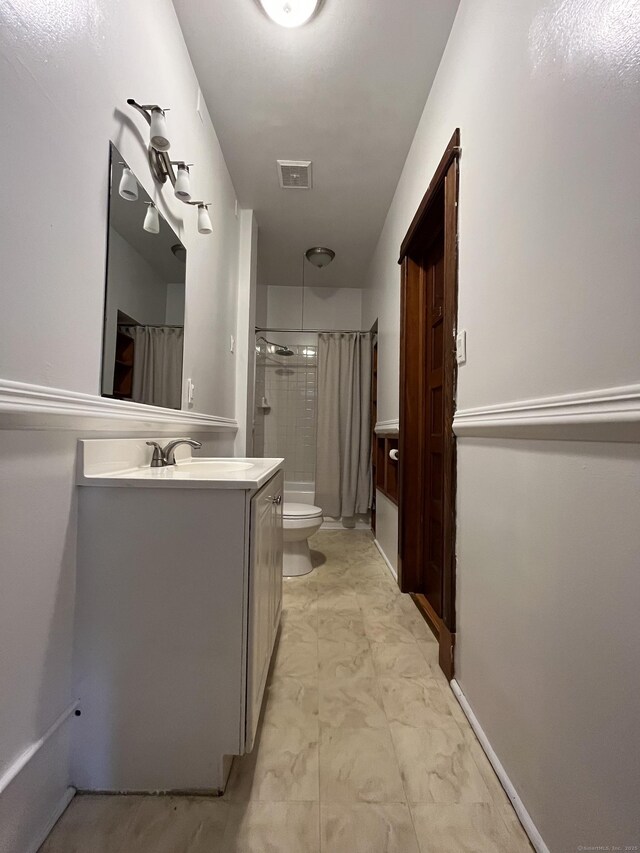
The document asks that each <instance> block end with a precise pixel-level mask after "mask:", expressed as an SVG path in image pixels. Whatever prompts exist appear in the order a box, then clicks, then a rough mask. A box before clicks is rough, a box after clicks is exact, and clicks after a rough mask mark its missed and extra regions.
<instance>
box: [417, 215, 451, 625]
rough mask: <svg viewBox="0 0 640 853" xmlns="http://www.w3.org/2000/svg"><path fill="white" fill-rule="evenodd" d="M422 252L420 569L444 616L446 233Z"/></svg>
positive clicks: (433, 603) (423, 583) (427, 592)
mask: <svg viewBox="0 0 640 853" xmlns="http://www.w3.org/2000/svg"><path fill="white" fill-rule="evenodd" d="M434 236H435V239H434V240H433V242H432V244H431V245H430V246H429V248H428V249H427V250H426V251H425V253H424V255H423V257H422V258H421V264H420V265H421V269H422V270H423V276H422V282H421V284H422V287H423V288H424V296H423V300H424V306H425V318H424V319H425V325H424V334H425V339H426V346H425V348H424V349H425V352H424V357H425V366H424V374H423V376H424V383H425V392H424V403H425V412H424V416H425V424H424V426H425V433H424V458H423V477H422V488H423V490H424V494H423V496H422V503H423V507H424V522H423V523H424V534H425V535H424V544H423V547H424V551H423V555H424V556H423V559H422V560H421V561H420V565H419V566H418V570H419V572H420V575H421V577H420V578H419V587H420V591H422V592H424V595H425V596H426V597H427V600H428V601H429V603H430V604H431V606H432V607H433V609H434V610H435V612H436V613H437V614H438V616H439V617H440V618H442V587H443V577H444V551H445V548H444V527H445V525H444V458H443V457H444V432H445V418H444V407H443V398H444V345H445V342H444V233H443V231H439V232H437V233H436V234H435V235H434Z"/></svg>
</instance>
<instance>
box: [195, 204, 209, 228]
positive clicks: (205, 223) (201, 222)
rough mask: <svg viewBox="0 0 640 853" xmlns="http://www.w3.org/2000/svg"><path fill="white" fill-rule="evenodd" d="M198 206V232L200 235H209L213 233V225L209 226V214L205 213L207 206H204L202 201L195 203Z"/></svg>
mask: <svg viewBox="0 0 640 853" xmlns="http://www.w3.org/2000/svg"><path fill="white" fill-rule="evenodd" d="M197 204H198V231H199V232H200V234H211V233H212V231H213V225H212V224H211V219H210V218H209V214H208V212H207V208H208V207H209V205H208V204H205V203H204V202H203V201H200V202H197Z"/></svg>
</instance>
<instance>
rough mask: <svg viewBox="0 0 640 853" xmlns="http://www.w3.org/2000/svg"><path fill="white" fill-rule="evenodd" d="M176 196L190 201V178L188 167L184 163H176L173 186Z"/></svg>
mask: <svg viewBox="0 0 640 853" xmlns="http://www.w3.org/2000/svg"><path fill="white" fill-rule="evenodd" d="M173 191H174V193H175V195H176V198H179V199H180V200H181V201H191V179H190V177H189V167H188V166H187V165H185V164H184V163H179V164H178V174H177V175H176V185H175V187H174V188H173Z"/></svg>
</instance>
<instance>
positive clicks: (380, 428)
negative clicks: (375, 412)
mask: <svg viewBox="0 0 640 853" xmlns="http://www.w3.org/2000/svg"><path fill="white" fill-rule="evenodd" d="M374 431H375V433H376V435H379V434H380V433H389V432H391V433H393V432H395V433H397V432H399V431H400V421H399V419H398V418H393V419H392V420H389V421H378V422H377V423H376V425H375V427H374Z"/></svg>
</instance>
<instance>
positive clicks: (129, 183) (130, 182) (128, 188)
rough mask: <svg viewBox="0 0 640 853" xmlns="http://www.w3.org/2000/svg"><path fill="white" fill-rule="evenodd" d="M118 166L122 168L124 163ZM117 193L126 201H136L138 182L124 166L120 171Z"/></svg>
mask: <svg viewBox="0 0 640 853" xmlns="http://www.w3.org/2000/svg"><path fill="white" fill-rule="evenodd" d="M120 165H122V166H123V165H124V163H121V164H120ZM118 193H119V194H120V196H122V198H123V199H125V200H126V201H136V200H137V198H138V182H137V181H136V176H135V175H134V174H133V172H132V171H131V169H129V167H128V166H125V167H124V169H123V170H122V177H121V178H120V186H119V187H118Z"/></svg>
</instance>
